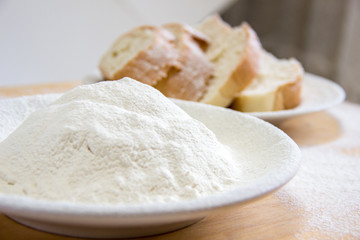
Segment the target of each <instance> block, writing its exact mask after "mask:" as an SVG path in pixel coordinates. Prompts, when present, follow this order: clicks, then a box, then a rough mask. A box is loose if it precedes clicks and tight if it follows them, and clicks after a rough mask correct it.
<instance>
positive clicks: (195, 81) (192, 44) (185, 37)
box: [154, 23, 214, 101]
mask: <svg viewBox="0 0 360 240" xmlns="http://www.w3.org/2000/svg"><path fill="white" fill-rule="evenodd" d="M163 27H164V28H165V29H166V30H168V31H169V32H171V33H172V34H173V35H174V37H175V39H176V40H175V47H176V49H177V50H178V62H179V64H180V68H179V69H175V68H173V69H171V70H170V71H169V73H168V76H167V77H166V78H164V79H162V80H161V81H159V82H158V83H157V84H156V85H155V86H154V87H155V88H157V89H158V90H159V91H160V92H162V93H163V94H164V95H165V96H167V97H171V98H178V99H183V100H191V101H198V100H199V99H200V98H201V97H202V96H203V95H204V93H205V91H206V89H207V87H208V82H209V79H210V77H212V74H213V71H214V70H213V69H214V68H213V65H212V63H211V62H210V61H209V60H208V59H207V58H206V56H205V54H204V50H205V49H206V48H207V45H208V44H209V42H208V39H207V38H206V36H205V35H203V34H202V33H200V32H198V31H196V30H195V29H194V28H192V27H190V26H187V25H184V24H180V23H172V24H166V25H164V26H163Z"/></svg>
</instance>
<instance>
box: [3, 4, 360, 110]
mask: <svg viewBox="0 0 360 240" xmlns="http://www.w3.org/2000/svg"><path fill="white" fill-rule="evenodd" d="M213 13H219V14H221V16H222V17H223V18H224V20H225V21H227V22H228V23H230V24H231V25H233V26H236V25H239V24H240V23H241V22H243V21H246V22H248V23H249V24H250V25H251V26H252V27H253V28H254V30H255V31H256V32H257V34H258V35H259V38H260V40H261V42H262V44H263V46H264V48H265V49H267V50H268V51H270V52H272V53H273V54H274V55H276V56H277V57H281V58H289V57H295V58H297V59H298V60H299V61H300V62H302V64H303V65H304V68H305V70H306V71H307V72H311V73H314V74H317V75H321V76H324V77H326V78H329V79H331V80H333V81H335V82H337V83H339V84H340V85H341V86H342V87H343V88H344V89H345V91H346V93H347V100H349V101H352V102H358V103H360V84H359V83H360V0H343V1H339V0H272V1H269V0H238V1H236V0H182V1H175V0H107V1H101V0H61V1H60V0H50V1H49V0H31V1H27V0H0V87H1V86H12V85H24V84H36V83H44V82H59V81H71V80H79V79H81V78H83V77H84V76H85V75H88V74H89V73H91V72H93V71H94V70H95V69H96V68H97V64H98V62H99V60H100V57H101V55H102V54H103V53H104V52H105V50H106V49H107V48H108V47H109V46H110V44H112V42H113V41H114V40H115V39H116V38H117V37H118V36H119V35H120V34H121V33H123V32H125V31H127V30H129V29H131V28H133V27H135V26H138V25H141V24H156V25H160V24H163V23H167V22H174V21H176V22H183V23H188V24H196V23H198V22H200V21H201V20H202V19H203V18H204V17H206V16H208V15H210V14H213Z"/></svg>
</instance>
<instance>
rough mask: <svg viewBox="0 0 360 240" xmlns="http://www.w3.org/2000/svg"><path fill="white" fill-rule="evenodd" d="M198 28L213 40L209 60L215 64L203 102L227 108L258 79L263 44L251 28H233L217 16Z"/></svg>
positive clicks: (244, 24)
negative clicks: (256, 77)
mask: <svg viewBox="0 0 360 240" xmlns="http://www.w3.org/2000/svg"><path fill="white" fill-rule="evenodd" d="M196 28H197V29H198V30H199V31H200V32H202V33H203V34H205V35H206V36H207V37H208V38H209V39H210V45H209V47H208V49H207V51H206V56H207V57H208V59H209V60H210V61H211V62H212V63H213V64H214V66H215V72H214V77H213V78H212V79H211V80H210V82H209V87H208V89H207V91H206V93H205V95H204V96H203V97H202V98H201V100H200V101H201V102H203V103H208V104H213V105H217V106H222V107H227V106H229V105H230V103H231V102H232V101H233V100H234V98H235V96H236V95H237V94H238V93H239V92H241V91H242V90H243V89H245V88H246V87H247V86H248V85H249V84H250V83H251V82H252V80H253V79H254V78H255V76H256V74H257V71H258V68H259V59H260V51H261V44H260V42H259V39H258V37H257V35H256V33H255V32H254V31H253V30H252V29H251V27H250V26H249V25H248V24H246V23H243V24H242V25H241V26H239V27H236V28H231V26H229V25H228V24H227V23H225V22H223V21H222V19H221V18H220V17H219V16H217V15H215V16H212V17H209V18H207V19H205V20H204V21H203V22H202V23H201V24H200V25H198V26H196Z"/></svg>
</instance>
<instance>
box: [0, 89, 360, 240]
mask: <svg viewBox="0 0 360 240" xmlns="http://www.w3.org/2000/svg"><path fill="white" fill-rule="evenodd" d="M79 84H80V82H66V83H58V84H40V85H32V86H19V87H6V88H5V87H3V88H0V98H1V97H16V96H22V95H32V94H38V93H53V92H63V91H66V90H68V89H71V88H73V87H75V86H77V85H79ZM334 108H335V109H338V111H336V113H332V112H329V111H323V112H318V113H312V114H307V115H303V116H299V117H294V118H290V119H288V120H285V121H284V122H282V123H280V124H279V125H278V127H279V128H281V129H282V130H284V131H285V132H286V133H287V134H288V135H289V136H290V137H291V138H293V140H294V141H295V142H296V143H297V144H298V145H299V146H300V148H301V149H303V148H306V147H309V146H310V147H313V148H317V147H318V146H327V145H326V144H328V143H330V142H332V141H336V140H338V139H341V138H351V137H353V135H349V134H345V132H349V131H350V132H351V131H352V129H347V131H345V130H346V128H347V126H346V125H343V124H342V122H343V117H344V116H343V114H341V109H342V108H344V109H347V111H353V113H354V114H357V115H359V114H360V106H359V105H356V104H350V103H346V102H345V103H342V104H340V105H338V106H336V107H334ZM339 112H340V114H339ZM359 129H360V124H359ZM349 140H351V139H349ZM354 140H355V139H354ZM345 150H346V149H344V151H345ZM346 151H348V150H346ZM347 153H348V155H350V157H352V158H353V159H357V160H358V165H359V164H360V158H359V156H360V142H359V143H357V145H355V147H352V150H351V151H348V152H347ZM359 175H360V173H359ZM344 184H346V183H344ZM280 191H282V189H281V190H280ZM356 194H360V192H357V193H356ZM334 207H336V206H334ZM355 211H359V212H360V203H359V208H358V209H355ZM319 214H321V213H319ZM359 215H360V214H359ZM355 217H356V216H355ZM307 218H308V216H307V215H306V214H305V212H304V210H302V209H301V208H299V207H297V206H296V205H290V204H285V203H284V202H283V201H282V200H281V199H280V198H279V197H278V195H277V194H276V193H274V194H271V195H269V196H267V197H265V198H263V199H261V200H258V201H256V202H253V203H250V204H248V205H245V206H240V207H237V208H233V209H232V210H231V212H220V213H218V214H216V215H211V216H208V217H206V218H204V219H203V220H201V221H200V222H198V223H196V224H193V225H191V226H189V227H187V228H184V229H181V230H178V231H174V232H171V233H167V234H163V235H158V236H153V237H147V238H142V239H143V240H145V239H152V240H156V239H158V240H160V239H239V240H241V239H360V236H359V231H353V229H354V228H355V229H356V228H357V229H360V217H359V218H355V219H349V220H351V221H352V222H354V221H355V222H354V223H353V225H354V224H355V226H353V227H352V228H350V232H349V229H347V231H346V232H345V229H344V232H343V233H339V232H338V231H331V229H330V231H329V228H326V229H324V228H322V227H321V226H320V227H319V226H317V227H316V228H311V227H310V228H309V226H307V225H309V223H308V219H307ZM352 218H354V216H352ZM0 239H1V240H10V239H11V240H13V239H14V240H16V239H34V240H35V239H40V240H41V239H50V240H52V239H54V240H55V239H58V240H61V239H78V238H71V237H64V236H59V235H54V234H49V233H45V232H41V231H37V230H33V229H31V228H28V227H26V226H23V225H21V224H18V223H16V222H14V221H12V220H11V219H9V218H8V217H6V216H5V215H1V214H0Z"/></svg>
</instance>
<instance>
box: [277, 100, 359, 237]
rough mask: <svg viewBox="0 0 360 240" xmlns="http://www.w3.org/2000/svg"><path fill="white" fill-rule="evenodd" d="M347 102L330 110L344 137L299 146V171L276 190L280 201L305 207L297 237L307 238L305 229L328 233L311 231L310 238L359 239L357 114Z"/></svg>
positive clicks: (302, 208) (301, 209)
mask: <svg viewBox="0 0 360 240" xmlns="http://www.w3.org/2000/svg"><path fill="white" fill-rule="evenodd" d="M350 106H351V105H345V104H343V105H342V106H341V109H339V108H334V109H332V110H331V111H330V113H332V114H333V115H334V116H335V117H336V116H337V115H338V116H340V115H342V119H344V121H343V122H342V123H341V124H342V125H343V128H344V129H343V131H344V132H343V137H341V138H340V139H338V140H336V141H334V142H331V143H327V144H323V145H316V146H314V147H311V146H308V147H301V151H302V157H303V162H302V166H301V168H300V170H299V172H298V174H297V175H296V177H295V178H294V179H293V180H292V181H291V182H290V183H289V184H287V185H286V186H285V187H284V188H282V189H281V190H280V191H278V192H277V193H276V196H277V197H278V198H279V199H280V200H281V201H282V202H284V203H286V204H289V205H290V206H294V207H297V208H300V211H304V214H305V218H306V221H307V222H305V223H304V228H303V229H302V230H301V232H299V233H298V234H297V236H296V237H297V238H298V239H308V238H307V237H306V236H307V235H306V233H308V232H315V233H316V232H321V233H324V234H325V235H326V234H327V235H328V236H329V237H325V238H324V236H323V235H322V236H316V235H313V234H311V235H312V238H311V239H360V128H359V123H360V114H359V112H357V113H355V112H354V109H353V108H350ZM345 115H346V116H345ZM348 139H351V141H349V140H348Z"/></svg>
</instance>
